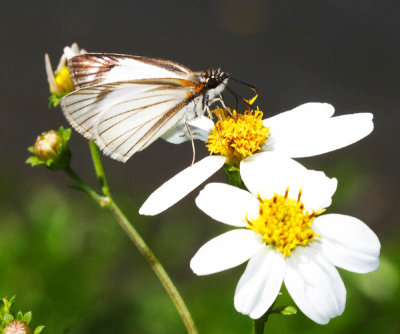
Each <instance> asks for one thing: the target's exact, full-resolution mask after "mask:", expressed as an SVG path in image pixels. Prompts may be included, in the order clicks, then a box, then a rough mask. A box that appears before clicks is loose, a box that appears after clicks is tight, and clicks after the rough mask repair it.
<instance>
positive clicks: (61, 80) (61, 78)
mask: <svg viewBox="0 0 400 334" xmlns="http://www.w3.org/2000/svg"><path fill="white" fill-rule="evenodd" d="M54 80H55V82H56V85H57V88H58V91H59V92H60V93H65V94H68V93H71V92H72V91H74V90H75V87H74V85H73V83H72V81H71V77H70V76H69V70H68V66H66V65H64V66H63V67H62V69H61V70H60V71H58V72H57V73H54ZM50 90H51V92H52V93H53V94H57V93H56V92H54V91H53V89H52V88H51V87H50Z"/></svg>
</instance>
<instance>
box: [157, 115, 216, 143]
mask: <svg viewBox="0 0 400 334" xmlns="http://www.w3.org/2000/svg"><path fill="white" fill-rule="evenodd" d="M188 125H189V127H190V130H191V132H192V135H193V139H200V140H202V141H206V140H207V139H208V134H209V133H210V130H211V129H212V128H213V127H214V123H213V121H212V120H211V119H209V118H208V117H205V116H200V117H196V118H194V119H192V120H190V121H189V122H188ZM162 138H163V139H164V140H166V141H167V142H169V143H171V144H181V143H183V142H186V141H188V140H190V135H189V133H188V131H187V127H186V124H182V123H180V124H178V125H177V126H175V127H173V128H172V129H170V130H168V131H167V132H166V133H165V134H164V135H163V136H162Z"/></svg>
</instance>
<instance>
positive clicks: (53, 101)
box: [49, 92, 67, 108]
mask: <svg viewBox="0 0 400 334" xmlns="http://www.w3.org/2000/svg"><path fill="white" fill-rule="evenodd" d="M65 95H67V93H65V92H64V93H61V94H54V93H53V94H51V95H50V97H49V108H51V107H54V108H56V107H58V105H59V104H60V101H61V99H62V98H63V97H64V96H65Z"/></svg>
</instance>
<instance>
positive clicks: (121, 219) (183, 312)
mask: <svg viewBox="0 0 400 334" xmlns="http://www.w3.org/2000/svg"><path fill="white" fill-rule="evenodd" d="M89 145H90V151H91V154H92V159H93V164H94V168H95V171H96V175H97V179H98V181H99V183H100V186H101V188H102V191H103V194H104V195H105V196H106V198H107V199H108V201H109V202H108V205H107V206H102V205H101V204H100V202H99V201H97V202H98V203H99V204H100V206H102V207H106V208H107V209H109V210H110V211H111V212H112V213H113V215H114V217H115V218H116V219H117V221H118V223H119V225H120V226H121V227H122V229H123V230H124V231H125V232H126V234H127V235H128V237H129V238H130V239H131V241H132V242H133V243H134V244H135V246H136V247H137V249H138V250H139V252H140V253H141V254H142V255H143V256H144V258H145V259H146V260H147V262H148V263H149V264H150V266H151V268H152V269H153V271H154V273H155V274H156V276H157V277H158V279H159V280H160V282H161V284H162V285H163V286H164V288H165V290H166V291H167V293H168V295H169V297H170V298H171V300H172V302H173V303H174V304H175V307H176V309H177V311H178V313H179V314H180V316H181V318H182V320H183V322H184V324H185V326H186V329H187V331H188V333H189V334H197V333H198V332H197V329H196V326H195V324H194V321H193V319H192V317H191V315H190V312H189V310H188V308H187V306H186V304H185V302H184V301H183V299H182V297H181V295H180V294H179V292H178V290H177V288H176V287H175V285H174V283H173V282H172V280H171V278H170V277H169V276H168V274H167V272H166V271H165V269H164V267H163V266H162V265H161V263H160V262H159V261H158V259H157V258H156V256H155V255H154V253H153V252H152V251H151V249H150V248H149V246H147V244H146V243H145V241H144V240H143V239H142V237H141V236H140V235H139V233H138V232H137V231H136V229H135V228H134V227H133V225H132V224H131V223H130V222H129V220H128V218H126V216H125V215H124V213H123V212H122V211H121V209H120V208H119V207H118V206H117V204H116V203H115V202H114V201H113V199H112V197H111V192H110V188H109V187H108V183H107V179H106V176H105V173H104V168H103V164H102V162H101V157H100V152H99V150H98V148H97V146H96V144H95V143H93V142H89ZM74 175H75V176H76V174H74ZM71 177H72V176H71ZM73 179H74V180H75V181H77V179H75V178H73ZM78 180H79V181H80V183H78V184H79V186H80V188H81V187H82V185H83V186H85V189H86V188H89V189H90V190H91V191H92V192H94V191H93V190H92V189H91V188H90V187H89V186H87V185H85V184H84V183H83V181H82V180H80V179H79V177H78ZM77 182H78V181H77ZM92 192H89V193H88V195H90V196H91V197H92V198H94V199H95V198H97V199H98V198H102V196H99V195H98V194H97V193H96V192H94V193H95V194H96V196H97V197H96V196H94V195H93V194H92Z"/></svg>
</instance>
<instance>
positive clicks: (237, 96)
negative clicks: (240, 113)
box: [225, 86, 243, 110]
mask: <svg viewBox="0 0 400 334" xmlns="http://www.w3.org/2000/svg"><path fill="white" fill-rule="evenodd" d="M225 88H226V90H227V91H228V92H229V93H231V94H232V95H233V96H234V97H235V102H236V107H235V109H236V110H237V109H238V104H239V98H241V99H242V100H243V97H241V96H240V95H239V94H237V93H236V92H235V91H234V90H233V89H231V88H229V87H228V86H225Z"/></svg>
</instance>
